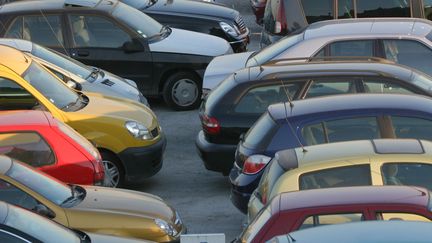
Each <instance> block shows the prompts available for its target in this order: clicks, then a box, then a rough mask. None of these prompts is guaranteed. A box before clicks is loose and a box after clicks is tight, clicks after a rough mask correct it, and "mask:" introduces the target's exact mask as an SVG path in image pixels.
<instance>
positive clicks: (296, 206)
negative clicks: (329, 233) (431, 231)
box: [236, 186, 432, 243]
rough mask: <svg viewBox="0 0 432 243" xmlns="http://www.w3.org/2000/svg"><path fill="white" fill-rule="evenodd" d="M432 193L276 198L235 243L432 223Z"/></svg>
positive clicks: (318, 193) (350, 191) (368, 189)
mask: <svg viewBox="0 0 432 243" xmlns="http://www.w3.org/2000/svg"><path fill="white" fill-rule="evenodd" d="M430 197H431V196H430V192H429V191H428V190H427V189H424V188H418V187H408V186H357V187H341V188H327V189H312V190H304V191H297V192H286V193H281V194H278V195H276V196H275V197H274V198H273V199H272V200H271V201H270V202H269V203H268V204H267V205H266V206H265V207H264V208H263V209H262V211H261V212H260V213H259V214H258V216H257V217H256V218H254V219H253V220H252V222H251V223H250V224H249V225H248V226H247V227H246V228H245V229H244V230H243V232H242V233H241V234H240V236H239V237H238V238H237V239H236V242H251V243H255V242H267V241H268V240H270V239H271V238H273V237H275V236H278V235H285V234H288V233H290V232H292V231H297V230H303V229H307V228H312V227H317V226H323V225H331V224H343V223H350V222H359V221H369V220H393V219H401V220H415V221H425V222H431V220H432V212H431V211H430V209H429V200H430Z"/></svg>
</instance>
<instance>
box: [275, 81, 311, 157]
mask: <svg viewBox="0 0 432 243" xmlns="http://www.w3.org/2000/svg"><path fill="white" fill-rule="evenodd" d="M281 84H282V87H283V89H284V90H285V95H286V96H287V99H288V103H289V104H290V113H291V114H292V110H293V108H294V103H293V102H292V100H291V97H290V96H289V92H288V88H287V87H286V86H285V83H284V81H283V80H282V79H281ZM283 104H284V108H285V121H286V123H287V124H288V126H289V127H290V129H291V132H292V134H294V136H295V137H296V139H297V142H298V143H299V145H300V147H301V149H302V152H303V153H306V152H307V150H306V149H305V147H304V146H303V144H302V142H301V141H300V138H299V137H298V136H297V133H296V132H295V130H294V128H293V127H292V125H291V123H290V122H289V120H288V110H287V105H286V102H283Z"/></svg>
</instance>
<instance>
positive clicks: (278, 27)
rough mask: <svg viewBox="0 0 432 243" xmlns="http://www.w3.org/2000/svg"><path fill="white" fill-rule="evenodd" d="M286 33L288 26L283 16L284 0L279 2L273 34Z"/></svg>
mask: <svg viewBox="0 0 432 243" xmlns="http://www.w3.org/2000/svg"><path fill="white" fill-rule="evenodd" d="M287 31H288V24H287V21H286V15H285V4H284V0H279V8H278V12H277V14H276V23H275V29H274V33H275V34H284V33H286V32H287Z"/></svg>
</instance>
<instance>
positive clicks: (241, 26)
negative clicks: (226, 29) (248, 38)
mask: <svg viewBox="0 0 432 243" xmlns="http://www.w3.org/2000/svg"><path fill="white" fill-rule="evenodd" d="M235 23H236V25H237V27H238V29H239V30H240V33H241V34H244V33H246V32H247V27H246V24H245V22H244V20H243V17H242V16H241V15H238V16H237V18H236V20H235Z"/></svg>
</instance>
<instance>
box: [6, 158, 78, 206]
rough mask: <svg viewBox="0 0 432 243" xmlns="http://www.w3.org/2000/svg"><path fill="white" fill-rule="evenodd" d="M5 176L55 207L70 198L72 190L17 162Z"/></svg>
mask: <svg viewBox="0 0 432 243" xmlns="http://www.w3.org/2000/svg"><path fill="white" fill-rule="evenodd" d="M6 175H7V176H9V177H11V178H12V179H14V180H16V181H17V182H19V183H21V184H23V185H24V186H26V187H28V188H30V189H32V190H33V191H35V192H37V193H39V194H40V195H42V196H43V197H45V198H46V199H48V200H50V201H51V202H53V203H55V204H57V205H60V204H62V203H63V202H64V201H66V200H67V199H68V198H70V197H71V196H72V190H71V188H70V187H69V186H67V185H66V184H63V183H62V182H60V181H57V180H56V179H54V178H52V177H50V176H48V175H46V174H43V173H42V172H39V171H36V170H33V169H31V168H30V167H28V166H26V165H23V164H21V163H18V162H14V163H13V165H12V167H11V168H10V169H9V171H8V172H7V173H6Z"/></svg>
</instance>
